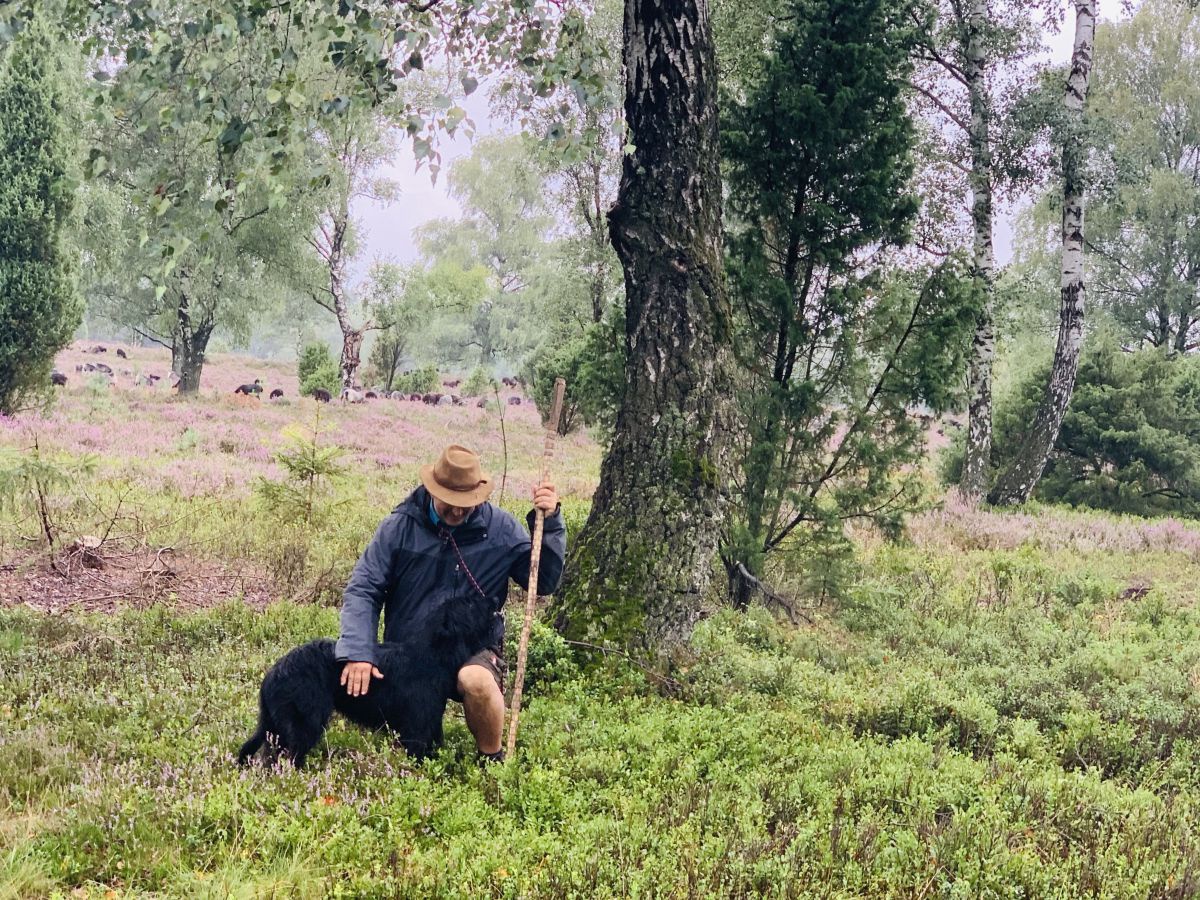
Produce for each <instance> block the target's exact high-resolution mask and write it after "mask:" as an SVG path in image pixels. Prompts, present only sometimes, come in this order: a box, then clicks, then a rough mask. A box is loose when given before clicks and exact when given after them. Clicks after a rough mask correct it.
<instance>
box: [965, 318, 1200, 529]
mask: <svg viewBox="0 0 1200 900" xmlns="http://www.w3.org/2000/svg"><path fill="white" fill-rule="evenodd" d="M1045 381H1046V374H1045V370H1044V369H1043V370H1042V371H1035V372H1034V373H1033V374H1032V375H1031V376H1030V377H1029V378H1027V379H1025V380H1023V381H1021V382H1019V383H1018V384H1017V385H1016V387H1015V389H1014V391H1013V392H1012V393H1011V394H1010V395H1009V396H1007V397H1005V398H1002V400H1001V402H1000V403H998V404H997V410H996V426H995V427H996V444H995V453H994V456H995V463H996V465H997V466H1002V465H1003V464H1004V463H1005V462H1006V461H1007V460H1008V458H1009V455H1010V454H1011V453H1012V448H1013V446H1014V445H1015V443H1016V442H1017V441H1018V439H1019V436H1020V434H1021V431H1022V429H1023V428H1024V427H1026V426H1027V424H1028V423H1029V422H1030V421H1031V419H1032V414H1033V410H1034V409H1035V408H1036V405H1037V403H1038V402H1039V401H1040V399H1041V393H1042V389H1043V386H1044V385H1045ZM1197 433H1200V360H1197V359H1194V358H1192V357H1184V356H1179V355H1171V354H1168V353H1166V352H1165V351H1162V350H1155V349H1147V350H1141V351H1137V352H1133V353H1126V352H1124V351H1122V350H1121V348H1120V347H1119V346H1118V345H1117V344H1116V342H1115V341H1114V340H1113V339H1112V338H1111V337H1110V336H1106V335H1104V334H1099V335H1096V336H1095V337H1094V339H1093V340H1092V341H1091V344H1090V346H1089V347H1088V349H1087V350H1086V351H1085V352H1084V354H1083V357H1082V359H1081V361H1080V365H1079V374H1078V376H1077V378H1076V381H1075V392H1074V394H1073V395H1072V397H1071V404H1070V406H1069V407H1068V409H1067V414H1066V417H1065V418H1064V419H1063V425H1062V429H1061V430H1060V432H1059V436H1058V441H1057V442H1056V443H1055V445H1054V451H1053V453H1052V454H1051V456H1050V460H1049V462H1048V463H1047V465H1046V472H1045V474H1044V475H1043V476H1042V480H1041V481H1040V482H1039V483H1038V487H1037V490H1036V492H1035V496H1037V497H1038V498H1039V499H1042V500H1048V501H1053V502H1061V503H1069V504H1072V505H1076V506H1086V507H1092V508H1096V509H1108V510H1113V511H1115V512H1127V513H1136V514H1139V515H1156V514H1158V515H1160V514H1164V513H1172V514H1179V515H1187V516H1196V515H1200V448H1198V447H1197V444H1196V440H1195V436H1196V434H1197ZM954 466H955V460H954V455H953V453H951V456H950V460H949V461H948V462H947V464H946V467H947V468H948V470H949V471H950V472H951V473H952V472H953V469H954Z"/></svg>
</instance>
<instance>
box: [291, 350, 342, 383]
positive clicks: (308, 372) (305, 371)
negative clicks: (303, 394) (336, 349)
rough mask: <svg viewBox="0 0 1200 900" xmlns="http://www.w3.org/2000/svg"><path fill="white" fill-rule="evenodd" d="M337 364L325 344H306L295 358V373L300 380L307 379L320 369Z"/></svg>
mask: <svg viewBox="0 0 1200 900" xmlns="http://www.w3.org/2000/svg"><path fill="white" fill-rule="evenodd" d="M331 365H332V366H334V367H336V366H337V359H336V358H335V357H334V355H333V352H332V351H331V350H330V349H329V347H328V345H326V344H308V345H307V346H306V347H304V349H302V350H301V351H300V358H299V359H297V360H296V374H297V375H298V376H299V378H300V380H301V381H302V382H303V381H308V380H309V379H310V378H312V377H313V375H314V374H315V373H316V372H317V371H318V370H320V369H325V368H328V367H329V366H331Z"/></svg>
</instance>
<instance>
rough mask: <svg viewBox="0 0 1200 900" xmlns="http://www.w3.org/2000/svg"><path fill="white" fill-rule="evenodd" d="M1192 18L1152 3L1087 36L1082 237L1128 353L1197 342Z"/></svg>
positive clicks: (1197, 121) (1197, 86)
mask: <svg viewBox="0 0 1200 900" xmlns="http://www.w3.org/2000/svg"><path fill="white" fill-rule="evenodd" d="M1198 40H1200V12H1198V11H1197V10H1196V8H1195V7H1194V5H1192V4H1188V3H1182V2H1177V0H1151V2H1147V3H1143V4H1141V5H1140V6H1139V7H1138V9H1137V11H1136V12H1135V13H1134V15H1133V16H1132V17H1131V18H1130V19H1128V20H1126V21H1122V22H1114V23H1105V24H1103V25H1102V26H1100V27H1099V28H1098V30H1097V34H1096V55H1097V58H1099V59H1103V60H1105V62H1104V64H1103V65H1101V66H1098V67H1097V69H1096V73H1095V84H1094V85H1093V87H1092V90H1091V93H1090V95H1089V98H1088V119H1089V122H1090V124H1091V131H1090V137H1092V139H1093V144H1094V149H1093V150H1092V153H1093V154H1094V164H1093V167H1092V169H1093V172H1094V173H1095V181H1096V184H1095V186H1094V188H1093V189H1092V190H1090V191H1089V199H1088V212H1087V228H1088V235H1087V237H1088V249H1089V253H1090V256H1089V258H1090V260H1091V266H1092V277H1091V278H1089V281H1088V293H1089V299H1094V301H1095V302H1096V303H1097V305H1098V307H1099V308H1102V309H1104V310H1105V311H1106V312H1107V313H1108V315H1109V316H1110V318H1111V319H1112V321H1113V322H1115V323H1116V325H1117V326H1118V328H1119V329H1120V334H1121V338H1122V340H1124V341H1127V342H1129V343H1132V344H1140V345H1149V346H1155V347H1168V348H1173V349H1174V350H1176V351H1179V352H1185V351H1189V350H1192V349H1194V348H1195V347H1196V345H1197V341H1198V340H1200V296H1198V293H1197V284H1198V280H1200V186H1198V185H1197V180H1196V175H1197V173H1198V172H1200V163H1198V162H1197V160H1196V158H1195V148H1196V146H1197V145H1200V55H1197V53H1196V42H1197V41H1198Z"/></svg>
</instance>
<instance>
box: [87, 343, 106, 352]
mask: <svg viewBox="0 0 1200 900" xmlns="http://www.w3.org/2000/svg"><path fill="white" fill-rule="evenodd" d="M87 352H88V353H107V352H108V348H107V347H102V346H100V345H99V344H96V346H94V347H88V351H87Z"/></svg>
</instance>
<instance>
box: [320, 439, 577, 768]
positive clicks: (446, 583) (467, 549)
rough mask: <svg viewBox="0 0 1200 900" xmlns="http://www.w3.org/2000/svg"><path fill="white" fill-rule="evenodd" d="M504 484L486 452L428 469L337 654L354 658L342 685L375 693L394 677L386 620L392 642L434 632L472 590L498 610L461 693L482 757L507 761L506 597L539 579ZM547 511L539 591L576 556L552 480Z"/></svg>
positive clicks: (451, 450)
mask: <svg viewBox="0 0 1200 900" xmlns="http://www.w3.org/2000/svg"><path fill="white" fill-rule="evenodd" d="M493 487H494V484H493V482H492V480H491V478H489V477H488V476H487V475H485V474H484V473H483V470H482V468H481V466H480V461H479V457H478V456H477V455H476V454H475V453H473V452H472V451H470V450H468V449H467V448H466V447H462V446H459V445H457V444H454V445H452V446H450V447H447V448H446V449H445V450H444V451H442V454H441V456H440V458H439V459H438V460H437V462H436V463H434V464H433V465H427V466H423V467H422V468H421V485H420V486H419V487H417V488H416V490H414V491H413V492H412V494H410V495H409V497H408V499H406V500H405V501H404V502H403V503H401V504H400V505H399V506H397V507H396V508H395V509H394V510H392V513H391V515H389V516H388V517H387V518H386V519H384V520H383V522H382V524H380V526H379V528H378V530H377V531H376V532H375V537H374V538H372V540H371V543H370V544H368V545H367V548H366V550H364V551H363V554H362V556H361V557H359V560H358V563H357V564H356V565H355V567H354V572H353V574H352V575H351V576H350V581H349V583H348V584H347V585H346V591H345V594H344V596H343V600H342V630H341V636H340V638H339V639H338V642H337V645H336V649H335V655H336V657H337V659H338V660H339V661H344V663H345V665H344V667H343V669H342V676H341V684H342V685H343V686H344V687H345V688H346V692H347V693H348V694H349V695H350V696H351V697H361V696H364V695H366V694H367V693H368V692H369V691H370V689H371V681H372V679H380V678H384V677H385V676H384V673H382V672H380V670H379V668H378V666H377V662H378V654H377V640H378V636H379V619H380V615H381V614H382V616H383V639H384V641H399V640H400V639H401V637H402V636H406V635H413V634H418V635H424V634H432V633H433V628H432V627H431V623H434V622H437V621H440V620H441V619H442V617H443V613H444V607H445V605H446V604H447V603H451V602H454V599H455V598H456V597H462V596H464V594H469V595H473V596H477V597H479V598H481V599H484V600H487V601H488V602H489V603H490V604H491V606H492V608H493V624H492V629H491V634H490V636H489V638H488V640H487V641H486V644H485V646H483V647H481V648H480V649H479V651H478V652H476V653H475V654H474V655H473V656H472V657H471V658H470V659H468V660H467V662H466V663H465V664H464V665H463V666H462V668H461V669H459V672H458V678H457V685H456V687H457V692H456V693H454V694H452V699H454V700H457V701H459V702H461V703H462V704H463V712H464V714H465V717H466V720H467V727H468V728H470V729H471V734H473V735H474V736H475V744H476V746H477V747H478V749H479V753H480V755H481V760H492V761H496V762H499V761H501V760H503V758H504V754H503V752H502V751H501V749H500V741H501V736H502V734H503V730H504V673H505V663H504V657H503V649H504V614H503V606H504V600H505V597H506V596H507V593H508V581H509V579H512V580H513V581H515V582H516V583H517V584H519V585H520V586H521V587H522V588H528V585H529V556H530V548H531V546H532V541H531V539H530V534H529V531H530V530H532V523H533V518H534V512H533V511H530V513H529V517H528V519H529V523H530V529H529V530H527V529H526V528H523V527H522V526H521V525H520V523H518V522H517V520H516V518H514V517H513V516H512V515H511V514H510V513H508V512H505V511H504V510H502V509H500V508H499V507H496V506H493V505H492V504H491V503H488V502H487V498H488V497H489V496H490V495H491V493H492V488H493ZM533 502H534V506H535V507H537V508H538V509H540V510H542V511H543V512H544V513H545V515H546V519H545V526H544V529H543V538H542V555H541V562H540V564H539V569H538V585H537V587H538V593H539V594H550V593H553V592H554V589H555V588H556V587H557V586H558V581H559V578H560V577H561V576H562V570H563V560H564V559H565V558H566V550H567V536H566V526H565V525H564V523H563V519H562V515H561V513H560V511H559V502H558V494H557V492H556V491H555V490H554V485H553V484H551V483H550V482H549V481H545V482H543V483H542V484H540V485H539V486H538V487H537V488H536V490H535V491H534V495H533Z"/></svg>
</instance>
